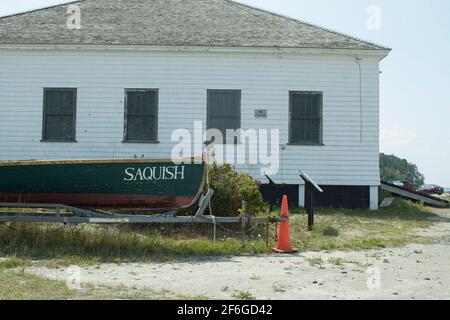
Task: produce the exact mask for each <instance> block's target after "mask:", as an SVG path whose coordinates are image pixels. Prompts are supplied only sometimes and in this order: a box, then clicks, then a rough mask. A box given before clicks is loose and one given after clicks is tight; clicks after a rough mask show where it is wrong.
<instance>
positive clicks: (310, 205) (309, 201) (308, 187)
mask: <svg viewBox="0 0 450 320" xmlns="http://www.w3.org/2000/svg"><path fill="white" fill-rule="evenodd" d="M305 207H306V212H307V213H308V230H309V231H312V229H313V226H314V187H313V185H312V184H311V183H309V182H308V181H306V182H305Z"/></svg>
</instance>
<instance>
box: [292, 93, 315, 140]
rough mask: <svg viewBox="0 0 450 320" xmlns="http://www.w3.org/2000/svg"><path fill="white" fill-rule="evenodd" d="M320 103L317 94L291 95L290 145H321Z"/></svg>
mask: <svg viewBox="0 0 450 320" xmlns="http://www.w3.org/2000/svg"><path fill="white" fill-rule="evenodd" d="M321 103H322V97H321V95H319V94H308V93H291V120H290V123H291V129H290V142H291V143H299V144H319V143H321V140H322V137H321V123H322V119H321V118H322V114H321V112H322V111H321Z"/></svg>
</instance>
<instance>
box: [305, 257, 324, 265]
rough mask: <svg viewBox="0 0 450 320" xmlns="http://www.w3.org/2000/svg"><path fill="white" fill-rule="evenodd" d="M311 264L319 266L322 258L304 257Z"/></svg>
mask: <svg viewBox="0 0 450 320" xmlns="http://www.w3.org/2000/svg"><path fill="white" fill-rule="evenodd" d="M306 261H308V263H309V264H310V265H311V266H313V267H314V266H321V265H323V260H322V258H321V257H313V258H308V259H306Z"/></svg>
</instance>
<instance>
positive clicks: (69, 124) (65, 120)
mask: <svg viewBox="0 0 450 320" xmlns="http://www.w3.org/2000/svg"><path fill="white" fill-rule="evenodd" d="M60 119H61V120H60V123H61V124H60V135H61V136H60V138H61V139H65V140H71V139H73V138H74V136H73V117H72V116H61V117H60Z"/></svg>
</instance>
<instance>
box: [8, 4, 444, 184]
mask: <svg viewBox="0 0 450 320" xmlns="http://www.w3.org/2000/svg"><path fill="white" fill-rule="evenodd" d="M64 2H67V1H61V0H59V1H58V0H1V1H0V16H2V15H6V14H10V13H15V12H20V11H24V10H28V9H33V8H38V7H43V6H46V5H51V4H59V3H64ZM240 2H243V3H247V4H249V5H252V6H257V7H260V8H263V9H268V10H271V11H274V12H278V13H281V14H284V15H287V16H290V17H293V18H298V19H301V20H305V21H308V22H311V23H314V24H317V25H321V26H324V27H328V28H330V29H333V30H336V31H340V32H344V33H347V34H350V35H354V36H356V37H359V38H362V39H365V40H370V41H372V42H376V43H380V44H383V45H385V46H388V47H390V48H392V49H393V51H392V53H391V54H390V56H389V57H388V58H386V59H385V60H384V61H383V62H382V65H381V70H382V72H383V73H382V75H381V151H383V152H385V153H389V154H391V153H393V154H396V155H398V156H401V157H405V158H407V159H408V160H410V161H412V162H415V163H416V164H417V165H418V166H419V169H420V170H421V171H422V172H423V173H424V174H425V176H426V177H427V183H436V184H441V185H445V186H448V187H450V1H448V0H415V1H407V0H341V1H336V0H314V1H313V0H309V1H306V0H240ZM371 5H377V6H378V7H379V8H380V9H381V29H379V30H374V29H370V28H368V27H367V23H366V22H367V19H368V17H369V15H368V14H367V9H368V8H369V6H371Z"/></svg>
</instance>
